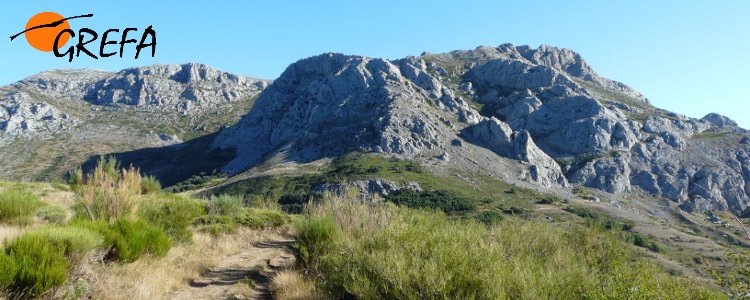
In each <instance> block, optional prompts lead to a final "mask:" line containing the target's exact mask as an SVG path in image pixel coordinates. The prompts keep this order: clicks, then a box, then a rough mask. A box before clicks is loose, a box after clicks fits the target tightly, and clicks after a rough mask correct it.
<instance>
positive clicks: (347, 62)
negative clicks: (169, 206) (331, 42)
mask: <svg viewBox="0 0 750 300" xmlns="http://www.w3.org/2000/svg"><path fill="white" fill-rule="evenodd" d="M423 68H424V65H416V66H415V65H412V64H411V63H410V62H409V61H402V62H396V63H394V62H390V61H387V60H383V59H370V58H366V57H359V56H347V55H342V54H332V53H331V54H324V55H320V56H316V57H312V58H308V59H304V60H301V61H299V62H297V63H295V64H292V65H291V66H290V67H289V68H287V69H286V71H284V73H283V74H282V75H281V77H279V79H277V80H276V81H274V83H273V84H272V85H271V86H269V87H268V89H267V90H266V91H264V92H263V94H262V95H261V96H260V97H259V98H258V100H257V102H256V105H255V109H253V110H252V111H251V112H250V113H249V114H247V115H246V116H245V117H243V118H242V120H240V122H239V123H238V124H237V125H235V126H233V127H231V128H229V129H227V130H225V131H224V132H222V134H221V135H220V136H219V137H218V138H217V140H216V142H215V145H216V146H217V147H221V148H237V149H238V153H239V155H238V159H236V160H235V161H233V162H232V163H231V164H230V165H229V166H227V169H226V170H227V171H229V172H238V171H240V170H242V169H244V168H247V167H250V166H252V165H254V164H256V163H257V162H259V161H260V160H261V159H262V158H263V157H264V156H265V155H268V154H269V153H272V152H274V151H279V150H282V149H286V150H290V149H291V150H292V151H291V152H293V154H294V155H295V156H297V157H299V158H300V159H307V160H313V159H317V158H320V157H323V156H325V155H336V154H341V153H345V152H348V151H354V150H359V151H374V152H383V153H391V154H397V155H402V156H405V157H416V156H419V155H421V154H424V153H426V152H435V151H441V150H440V149H444V148H445V147H446V145H447V144H448V142H449V141H450V139H451V138H452V137H455V129H453V128H451V125H450V121H449V120H447V119H446V118H444V117H442V115H441V112H452V113H455V114H456V115H458V116H459V118H461V119H463V120H466V121H467V122H470V121H471V120H475V119H478V118H479V116H478V114H477V113H476V112H475V111H472V110H470V109H469V108H468V106H467V104H466V102H464V101H463V100H460V99H459V98H458V97H455V96H454V95H453V94H452V93H450V92H449V91H448V90H447V89H444V88H443V86H442V85H440V84H439V83H438V82H437V81H433V79H432V78H430V77H428V76H429V75H426V73H425V70H424V69H423ZM402 69H404V70H405V71H404V73H406V74H407V76H404V75H403V74H402V72H401V70H402ZM410 78H411V79H410ZM412 79H413V80H415V81H412ZM420 86H421V87H420ZM435 108H437V109H435ZM441 120H445V121H441ZM342 138H343V139H342ZM295 147H298V148H300V149H299V151H294V148H295ZM303 147H304V149H302V148H303Z"/></svg>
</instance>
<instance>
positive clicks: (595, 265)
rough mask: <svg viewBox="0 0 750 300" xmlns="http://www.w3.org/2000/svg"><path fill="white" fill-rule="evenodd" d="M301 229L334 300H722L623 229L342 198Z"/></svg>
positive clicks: (303, 244)
mask: <svg viewBox="0 0 750 300" xmlns="http://www.w3.org/2000/svg"><path fill="white" fill-rule="evenodd" d="M297 228H298V235H299V239H298V243H297V244H296V246H295V249H296V253H297V256H298V257H299V258H300V261H301V262H302V263H303V265H304V267H305V269H306V270H307V272H308V273H309V274H310V275H311V276H312V278H314V279H316V280H317V282H318V285H319V287H320V288H321V289H322V290H323V292H325V293H326V294H327V295H328V296H330V297H334V298H352V297H353V298H359V299H424V298H430V299H721V298H723V297H722V296H721V295H720V294H717V293H715V292H713V291H711V290H709V289H706V288H704V287H702V286H701V284H699V283H697V282H694V281H691V280H687V279H679V278H676V277H672V276H670V275H669V274H667V273H666V272H664V271H662V270H661V269H659V268H658V267H656V266H655V265H652V264H650V263H648V262H645V261H643V260H641V259H639V258H638V256H637V255H636V252H634V251H633V250H632V248H631V246H628V245H627V244H626V243H625V242H623V241H622V240H621V238H620V235H619V233H620V232H619V231H618V230H609V231H606V230H601V229H599V228H596V227H588V226H582V225H572V226H570V227H567V228H560V227H556V226H554V225H551V224H549V223H546V222H540V221H528V220H526V221H524V220H521V219H516V218H511V219H507V220H504V221H501V222H499V223H497V224H495V225H492V226H487V225H485V224H481V223H478V222H475V221H464V220H456V219H451V218H448V217H447V216H446V215H444V214H443V213H440V212H434V211H426V210H415V209H409V208H403V207H396V206H393V205H387V204H386V205H375V206H369V205H362V204H354V203H352V202H347V201H343V200H338V201H330V202H325V203H323V204H321V205H317V206H310V207H309V209H308V211H307V214H306V216H305V218H304V219H303V220H302V221H300V222H299V224H298V227H297Z"/></svg>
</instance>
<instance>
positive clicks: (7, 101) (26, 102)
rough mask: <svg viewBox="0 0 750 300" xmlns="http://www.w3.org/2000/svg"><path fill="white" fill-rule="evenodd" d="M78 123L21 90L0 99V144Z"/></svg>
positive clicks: (59, 129)
mask: <svg viewBox="0 0 750 300" xmlns="http://www.w3.org/2000/svg"><path fill="white" fill-rule="evenodd" d="M77 123H78V120H76V119H75V118H73V117H70V116H69V115H67V114H65V113H62V112H60V111H58V110H57V109H55V108H54V107H53V106H51V105H50V104H49V103H47V102H44V101H38V100H34V99H33V98H32V97H31V96H29V95H28V94H26V93H23V92H13V93H9V94H6V95H4V96H3V97H2V98H1V99H0V133H2V135H0V144H4V143H6V142H8V141H9V140H11V139H13V138H15V137H19V136H26V135H29V134H34V133H40V134H53V133H57V132H61V131H65V130H68V129H70V128H72V127H73V126H75V125H76V124H77Z"/></svg>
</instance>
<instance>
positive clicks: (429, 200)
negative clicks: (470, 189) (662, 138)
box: [385, 189, 476, 213]
mask: <svg viewBox="0 0 750 300" xmlns="http://www.w3.org/2000/svg"><path fill="white" fill-rule="evenodd" d="M385 199H386V200H388V201H390V202H393V203H396V204H398V205H404V206H407V207H411V208H430V209H437V210H442V211H443V212H445V213H456V212H465V211H471V210H474V209H476V203H475V202H474V201H472V200H471V199H468V198H465V197H462V196H460V195H458V194H456V193H453V192H450V191H422V192H417V191H414V190H411V189H401V190H399V191H396V192H394V193H393V194H391V195H388V196H386V197H385Z"/></svg>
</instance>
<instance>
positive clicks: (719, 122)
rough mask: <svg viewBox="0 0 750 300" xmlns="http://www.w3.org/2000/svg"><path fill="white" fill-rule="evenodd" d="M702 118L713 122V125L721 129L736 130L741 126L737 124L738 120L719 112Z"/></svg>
mask: <svg viewBox="0 0 750 300" xmlns="http://www.w3.org/2000/svg"><path fill="white" fill-rule="evenodd" d="M701 120H702V121H707V122H709V123H711V124H712V125H714V126H716V127H718V128H721V129H730V130H736V129H738V128H739V126H737V122H735V121H734V120H732V119H730V118H727V117H725V116H722V115H720V114H717V113H710V114H707V115H706V116H704V117H703V118H701Z"/></svg>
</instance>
